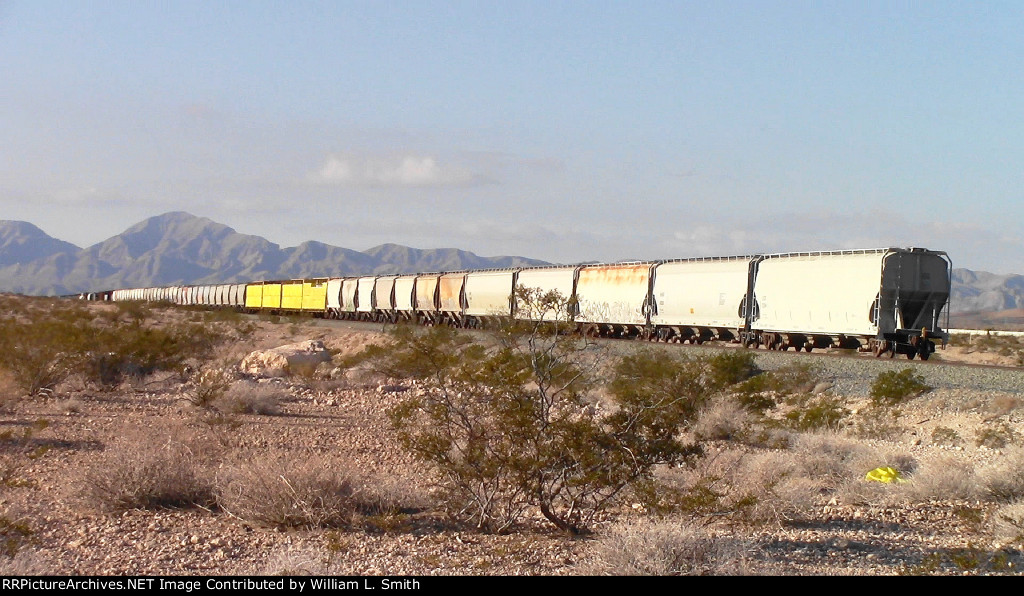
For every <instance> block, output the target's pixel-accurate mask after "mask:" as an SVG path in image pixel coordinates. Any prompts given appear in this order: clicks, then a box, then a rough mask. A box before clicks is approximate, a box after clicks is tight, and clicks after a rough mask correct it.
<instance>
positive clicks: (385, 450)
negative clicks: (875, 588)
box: [0, 297, 1024, 576]
mask: <svg viewBox="0 0 1024 596" xmlns="http://www.w3.org/2000/svg"><path fill="white" fill-rule="evenodd" d="M23 300H29V299H21V298H10V297H8V298H7V303H6V304H7V305H8V306H9V308H14V309H16V308H21V306H20V304H21V302H20V301H23ZM11 305H15V306H11ZM59 307H60V302H57V301H49V302H46V303H45V305H43V306H39V307H33V308H37V310H40V309H41V310H45V309H47V308H59ZM85 308H87V309H89V310H88V312H89V313H90V315H89V316H91V317H95V319H96V320H97V321H103V320H117V318H118V317H122V318H127V317H136V318H137V319H138V321H137V322H138V323H139V324H140V325H144V326H152V327H160V326H165V325H171V324H176V323H181V322H194V323H197V324H200V325H203V326H204V327H206V328H207V329H208V330H210V331H211V332H213V333H215V334H217V335H218V336H219V337H220V338H221V341H220V342H219V343H218V344H217V346H216V348H215V356H214V357H213V358H207V359H205V360H203V361H186V362H185V363H184V365H183V366H182V367H181V368H180V369H179V370H160V371H156V372H152V373H151V374H146V375H143V376H136V375H130V376H127V377H126V378H124V379H121V380H118V382H117V383H116V384H115V385H114V386H99V385H97V384H96V383H93V382H90V381H89V379H88V378H84V377H82V376H80V375H74V374H71V375H69V376H67V377H66V378H63V379H62V380H61V381H60V382H59V383H58V384H56V386H55V387H54V388H53V390H52V391H49V390H47V391H42V392H38V393H37V394H36V395H32V396H26V395H25V394H26V391H25V389H24V388H23V386H22V385H20V384H19V383H18V382H17V378H15V376H14V375H13V374H11V373H8V372H2V373H0V374H2V377H0V396H2V397H3V411H2V412H0V433H2V442H0V455H2V458H3V459H2V468H0V474H2V479H3V482H2V485H0V532H2V536H3V538H4V545H5V549H4V552H3V553H2V554H0V564H2V565H3V566H4V569H3V572H4V574H5V575H38V574H59V575H88V576H92V575H124V574H128V575H234V574H243V575H254V574H258V575H279V574H304V575H413V576H431V575H616V574H627V575H638V574H653V575H668V574H715V575H726V574H729V575H735V574H740V575H809V574H814V575H899V574H909V575H925V574H943V575H983V574H1012V575H1019V574H1021V573H1022V570H1024V567H1022V566H1024V551H1022V550H1021V537H1022V535H1024V501H1022V499H1024V447H1022V445H1024V372H1022V371H1024V369H1021V368H1019V365H1020V364H1021V362H1020V354H1021V353H1024V345H1019V344H1017V343H1016V340H1013V339H1010V340H1005V339H1000V340H998V341H996V340H984V338H982V339H978V338H975V339H973V340H970V341H968V340H966V339H965V338H958V339H957V340H956V341H954V342H953V345H951V346H949V347H947V348H946V349H945V350H940V351H938V352H937V353H936V354H935V355H934V357H933V358H932V359H931V360H930V361H929V362H919V361H916V360H915V361H907V360H905V359H902V358H898V359H892V360H890V359H888V358H883V359H877V360H876V359H875V358H873V357H870V356H867V355H856V354H850V353H848V352H845V351H844V352H838V351H836V352H832V351H828V350H826V351H815V352H814V353H812V354H793V353H776V352H772V353H769V352H764V351H761V352H759V353H758V354H757V356H756V363H757V366H758V368H759V369H761V370H762V371H764V372H762V373H761V374H762V375H769V374H771V373H777V374H778V378H779V379H792V378H793V377H794V375H793V374H792V373H793V371H797V372H800V373H801V374H800V375H796V376H797V377H799V379H797V381H796V382H793V383H789V384H787V383H784V382H782V381H779V382H777V383H766V384H765V385H764V387H762V389H763V391H762V393H761V394H759V395H760V396H761V397H763V398H765V399H767V400H769V402H770V403H771V404H773V405H772V406H771V407H769V408H768V409H767V410H763V411H759V412H756V413H755V412H751V411H749V409H744V408H743V407H740V406H738V405H737V401H736V399H737V398H736V396H737V395H739V393H737V391H738V390H736V389H729V390H725V391H723V392H721V393H720V394H718V395H716V396H715V397H714V399H712V400H711V401H710V402H709V403H708V404H706V406H705V407H704V409H703V410H702V412H701V414H700V416H699V417H698V418H697V419H696V420H695V421H693V422H692V424H690V425H688V426H687V427H686V428H680V429H679V432H680V433H682V434H685V435H686V436H688V437H691V438H693V439H694V440H697V441H699V442H700V444H701V445H703V447H704V455H703V456H702V457H700V458H699V459H698V460H696V461H693V462H691V463H690V465H687V466H680V467H675V468H665V469H656V470H655V473H654V474H653V479H654V480H655V481H656V482H657V484H656V485H655V486H656V487H661V488H659V489H657V491H656V494H658V495H669V494H671V495H676V496H679V497H680V498H678V499H675V500H671V502H663V503H661V505H663V506H655V501H657V498H656V499H655V501H651V500H650V498H649V497H648V499H647V500H645V499H644V498H642V495H640V494H638V493H633V492H630V491H625V492H624V493H623V494H622V495H621V498H619V499H617V500H616V501H615V502H614V503H613V504H611V505H610V506H609V507H608V508H607V509H606V510H604V511H602V512H601V513H600V514H599V515H598V516H597V517H596V518H595V522H594V523H593V525H592V527H591V528H590V531H589V532H587V533H585V534H582V535H576V536H570V535H567V534H565V533H564V532H561V531H559V530H558V529H556V528H555V527H554V526H553V525H551V524H550V523H548V522H547V521H546V520H545V519H544V518H543V517H542V516H541V515H540V514H539V513H538V512H536V511H532V510H531V511H527V512H526V514H525V515H524V517H523V518H522V520H521V521H519V523H517V524H515V525H514V526H513V527H512V528H511V529H510V530H509V531H507V532H505V533H501V534H495V533H487V532H483V531H480V530H478V529H477V528H475V527H474V526H473V525H472V524H467V523H465V522H464V521H462V520H460V519H459V518H458V516H457V515H453V512H452V511H449V510H446V508H445V507H444V505H443V503H442V502H441V501H440V500H439V498H438V492H437V490H438V489H437V487H438V479H439V477H438V474H437V471H436V470H435V469H434V468H432V467H431V466H430V465H428V464H427V463H425V462H423V461H420V460H418V459H417V458H415V457H413V455H412V454H411V453H409V452H408V451H406V450H405V449H403V448H402V446H401V445H400V444H399V442H398V441H397V440H396V438H395V430H394V428H393V426H392V423H391V421H390V420H389V418H388V416H387V413H388V411H389V410H390V409H391V408H393V407H394V406H396V405H398V404H399V403H401V402H402V401H403V400H405V399H407V398H408V396H409V395H412V394H414V393H415V392H416V391H418V390H419V389H418V387H417V385H416V384H415V383H412V382H409V381H408V380H407V379H401V378H386V377H383V376H381V375H380V373H376V372H373V371H372V370H370V369H367V368H365V367H363V366H361V365H358V364H351V365H350V364H349V363H350V362H351V361H350V360H349V357H350V356H352V355H354V354H357V353H359V352H360V351H361V350H362V349H363V348H365V347H366V346H367V345H371V344H380V343H382V342H384V341H385V337H386V336H385V334H384V331H385V328H384V326H382V325H379V324H368V323H364V324H354V323H343V322H335V321H324V320H317V319H311V318H296V317H256V316H242V315H234V314H232V315H225V314H218V315H214V314H211V313H204V312H202V311H194V310H180V309H174V308H152V309H146V310H145V311H144V312H136V313H133V312H127V311H118V307H116V306H115V305H111V304H90V305H88V306H87V307H85ZM306 340H318V341H321V342H323V344H324V346H326V348H327V349H328V350H329V351H330V355H331V357H332V361H331V362H330V363H328V364H326V365H322V366H320V367H317V368H316V369H315V370H308V371H302V372H301V373H296V372H293V373H292V374H280V375H274V376H259V375H250V374H245V373H243V372H241V371H240V370H239V368H238V365H239V363H240V362H241V361H242V359H243V358H245V356H246V355H248V354H249V353H250V352H253V351H256V350H261V349H268V348H274V347H278V346H282V345H286V344H293V343H297V342H301V341H306ZM609 343H610V344H612V347H611V348H609V356H608V357H609V358H616V357H618V355H619V354H621V353H630V352H631V351H634V350H638V349H641V348H648V347H649V348H650V349H656V350H665V353H666V354H673V353H675V354H689V355H691V356H693V357H701V356H702V355H707V354H713V353H717V352H718V351H720V350H739V349H740V348H738V347H736V346H724V347H716V346H689V345H664V344H656V345H647V344H642V342H623V341H619V342H609ZM638 344H642V345H638ZM965 364H974V365H985V366H964V365H965ZM215 369H216V370H218V371H220V374H222V375H227V376H226V377H222V378H224V379H226V381H225V388H224V390H223V391H222V392H221V393H222V395H219V396H215V397H216V399H213V400H210V401H209V402H208V403H200V402H202V400H198V399H197V391H198V390H199V389H201V387H202V383H201V381H200V380H199V379H200V378H201V376H202V374H204V373H205V372H206V371H210V370H215ZM904 369H910V370H911V371H913V372H914V373H915V374H917V375H919V378H920V379H921V380H923V382H924V384H926V385H927V389H921V390H920V391H919V392H915V393H914V394H913V395H910V396H908V397H905V398H901V399H900V400H899V401H898V403H887V404H885V405H882V404H880V403H879V402H878V400H873V399H872V397H871V391H872V387H873V384H874V383H875V382H876V381H877V378H878V376H879V375H880V374H882V373H884V372H886V371H900V370H904ZM780 371H781V372H780ZM787 371H788V373H787ZM787 374H788V376H787ZM765 378H769V377H765ZM771 378H776V377H771ZM595 395H597V396H598V397H600V395H601V389H600V388H599V387H595ZM746 395H748V396H749V395H750V391H749V390H748V392H747V394H746ZM232 399H233V400H234V401H232ZM886 466H887V467H891V468H893V469H894V470H895V471H896V472H897V473H898V474H899V476H900V478H899V480H898V481H894V482H888V483H885V482H875V481H869V480H867V479H866V474H867V473H868V472H869V471H871V470H873V469H875V468H879V467H886ZM293 475H294V476H293ZM156 478H159V479H160V480H155V479H156ZM295 478H299V479H300V480H302V481H303V482H306V484H307V485H308V486H307V488H306V489H303V488H302V487H299V486H298V482H299V481H298V480H295ZM159 482H165V483H170V484H171V492H172V493H174V495H173V497H174V498H169V497H164V496H160V495H165V494H166V492H167V490H168V489H167V487H166V486H155V485H154V483H159ZM339 485H344V486H346V487H348V488H349V489H351V490H352V491H355V492H356V493H358V494H365V495H372V496H373V498H374V499H376V501H375V502H377V503H379V504H381V506H380V507H377V508H375V509H374V508H368V509H365V510H360V511H358V512H356V513H353V512H352V511H346V512H342V513H339V512H338V511H334V510H331V506H332V505H331V503H330V501H329V499H324V498H319V501H318V500H317V498H314V499H312V500H308V499H307V500H305V501H296V500H295V499H294V498H293V497H295V496H296V495H297V494H298V493H300V492H302V490H308V491H314V492H313V494H314V496H316V493H315V490H317V489H318V488H319V489H322V490H324V491H327V492H328V493H329V492H330V491H331V490H333V488H332V487H337V486H339ZM309 487H312V488H309ZM662 489H663V492H658V491H662ZM161 491H164V492H161ZM698 495H700V496H702V497H704V498H703V499H702V500H699V499H695V498H692V497H695V496H698ZM299 510H301V511H299Z"/></svg>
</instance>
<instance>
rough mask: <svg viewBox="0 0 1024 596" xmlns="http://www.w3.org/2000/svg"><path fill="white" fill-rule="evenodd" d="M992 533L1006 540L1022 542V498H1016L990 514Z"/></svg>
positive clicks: (1023, 512) (1023, 540) (1023, 511)
mask: <svg viewBox="0 0 1024 596" xmlns="http://www.w3.org/2000/svg"><path fill="white" fill-rule="evenodd" d="M992 534H993V535H994V536H995V537H996V538H998V539H1000V540H1005V541H1007V542H1017V543H1020V542H1024V500H1016V501H1013V502H1011V503H1008V504H1006V505H1003V506H1002V507H1000V508H999V509H996V511H995V513H994V514H993V515H992Z"/></svg>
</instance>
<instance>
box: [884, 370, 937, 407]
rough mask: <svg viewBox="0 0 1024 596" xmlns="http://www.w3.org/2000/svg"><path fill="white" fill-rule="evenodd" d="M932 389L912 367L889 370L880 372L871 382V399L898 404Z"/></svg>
mask: <svg viewBox="0 0 1024 596" xmlns="http://www.w3.org/2000/svg"><path fill="white" fill-rule="evenodd" d="M931 390H932V387H931V386H929V385H927V384H926V383H925V382H924V377H922V376H921V375H919V374H917V373H915V372H914V370H913V369H912V368H904V369H902V370H899V371H895V370H888V371H885V372H882V373H879V374H878V376H877V377H876V378H875V381H874V383H872V384H871V399H872V400H874V401H875V403H879V404H896V403H900V402H902V401H905V400H908V399H911V398H913V397H917V396H918V395H921V394H922V393H927V392H928V391H931Z"/></svg>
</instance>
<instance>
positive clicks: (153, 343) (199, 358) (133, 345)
mask: <svg viewBox="0 0 1024 596" xmlns="http://www.w3.org/2000/svg"><path fill="white" fill-rule="evenodd" d="M223 339H224V335H222V334H221V333H219V332H218V331H217V329H216V328H215V327H212V326H204V325H195V324H187V323H185V324H174V325H168V326H161V327H146V326H143V325H141V324H139V323H137V322H135V323H131V324H128V325H120V326H109V327H105V328H102V329H96V330H94V337H93V341H92V346H93V349H92V350H91V351H90V352H89V354H88V356H89V357H88V359H87V360H86V363H85V367H84V370H83V372H84V373H85V377H86V380H88V381H92V382H94V383H96V384H98V385H100V386H101V387H105V388H111V387H115V386H117V385H118V384H119V383H121V381H122V380H124V378H125V377H126V376H131V377H136V378H138V377H144V376H146V375H149V374H152V373H154V372H156V371H181V370H183V368H184V366H185V363H186V362H187V361H190V360H191V361H196V362H204V361H206V360H208V359H209V358H210V357H211V356H212V354H213V350H214V348H215V347H216V346H217V345H219V344H220V343H221V342H222V341H223Z"/></svg>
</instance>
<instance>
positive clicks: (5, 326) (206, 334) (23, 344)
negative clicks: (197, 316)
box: [0, 299, 222, 396]
mask: <svg viewBox="0 0 1024 596" xmlns="http://www.w3.org/2000/svg"><path fill="white" fill-rule="evenodd" d="M11 304H12V308H11V309H10V311H8V312H7V313H6V314H4V315H0V368H3V369H6V370H7V371H9V372H10V373H11V376H12V377H13V379H14V380H15V382H16V383H17V384H18V386H19V387H20V388H21V389H22V390H23V391H24V392H25V394H27V395H29V396H34V395H47V394H51V393H52V392H53V390H54V389H55V387H56V386H57V385H58V384H59V383H61V382H62V381H64V380H65V379H67V378H68V377H70V376H71V375H74V374H80V375H81V376H82V377H83V378H84V379H85V380H86V381H87V382H91V383H95V384H96V385H98V386H99V387H101V388H108V389H109V388H112V387H115V386H116V385H118V384H119V383H120V382H121V381H122V380H123V379H124V377H125V376H135V377H141V376H144V375H148V374H150V373H152V372H155V371H157V370H179V369H180V368H181V367H182V366H183V363H184V362H185V361H186V360H187V359H198V360H202V359H204V358H205V357H207V356H208V355H209V354H210V353H211V351H212V350H213V348H214V347H215V346H216V345H217V344H218V343H219V342H220V341H221V340H222V337H221V336H220V334H219V333H218V332H217V330H216V329H215V328H213V327H211V326H202V325H194V324H177V325H170V326H166V327H157V326H147V325H146V324H145V321H146V319H147V318H148V317H149V315H150V308H149V307H148V306H146V305H143V304H140V303H131V302H126V303H118V306H117V308H116V309H115V310H112V311H106V314H101V315H100V316H98V317H97V316H94V314H93V311H91V310H90V309H88V308H87V307H85V306H83V305H81V304H78V303H75V302H67V301H65V302H62V303H61V304H59V305H53V304H51V303H50V302H48V301H43V302H40V301H38V300H34V299H24V300H21V301H12V303H11ZM47 307H48V308H47Z"/></svg>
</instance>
